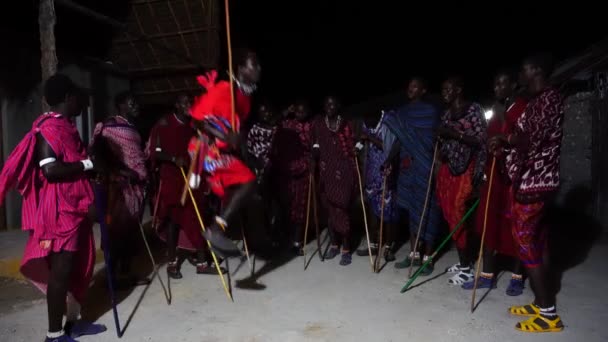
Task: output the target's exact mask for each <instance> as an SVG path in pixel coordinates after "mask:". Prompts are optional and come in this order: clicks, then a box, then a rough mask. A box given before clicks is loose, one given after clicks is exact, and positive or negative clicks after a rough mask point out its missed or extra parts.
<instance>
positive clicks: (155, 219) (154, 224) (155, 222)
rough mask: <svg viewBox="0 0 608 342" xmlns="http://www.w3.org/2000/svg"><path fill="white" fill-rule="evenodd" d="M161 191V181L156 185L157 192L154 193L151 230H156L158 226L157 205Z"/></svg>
mask: <svg viewBox="0 0 608 342" xmlns="http://www.w3.org/2000/svg"><path fill="white" fill-rule="evenodd" d="M162 189H163V180H162V179H161V180H160V182H159V183H158V190H157V191H156V200H155V201H154V213H152V228H153V229H154V230H156V229H157V228H158V225H159V224H160V222H159V220H158V205H159V204H160V192H161V190H162Z"/></svg>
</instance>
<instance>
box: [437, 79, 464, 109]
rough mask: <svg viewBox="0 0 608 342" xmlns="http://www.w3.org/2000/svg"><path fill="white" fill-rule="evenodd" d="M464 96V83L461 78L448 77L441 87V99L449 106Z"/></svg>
mask: <svg viewBox="0 0 608 342" xmlns="http://www.w3.org/2000/svg"><path fill="white" fill-rule="evenodd" d="M463 96H464V82H463V81H462V78H460V77H457V76H454V77H450V78H448V79H447V80H445V81H444V82H443V84H442V85H441V98H442V99H443V102H445V104H447V105H451V104H453V103H454V101H456V100H457V99H460V98H462V97H463Z"/></svg>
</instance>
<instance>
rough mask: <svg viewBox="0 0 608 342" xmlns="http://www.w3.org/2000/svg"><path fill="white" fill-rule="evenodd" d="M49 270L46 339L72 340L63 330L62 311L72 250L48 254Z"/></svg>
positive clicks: (70, 268)
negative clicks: (47, 328)
mask: <svg viewBox="0 0 608 342" xmlns="http://www.w3.org/2000/svg"><path fill="white" fill-rule="evenodd" d="M49 258H50V263H51V271H50V275H49V283H48V287H47V291H46V302H47V309H48V318H49V331H48V334H47V339H46V341H54V340H55V339H57V341H73V340H72V339H71V338H69V337H68V336H67V335H65V332H64V330H63V313H64V312H65V309H66V298H67V294H68V288H69V282H70V276H71V274H72V265H73V259H74V252H66V251H63V252H59V253H52V254H51V255H50V257H49Z"/></svg>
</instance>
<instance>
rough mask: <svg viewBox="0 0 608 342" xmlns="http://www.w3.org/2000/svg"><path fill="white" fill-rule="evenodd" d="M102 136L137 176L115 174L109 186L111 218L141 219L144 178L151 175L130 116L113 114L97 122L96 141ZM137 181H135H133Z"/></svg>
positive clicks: (127, 220) (121, 162)
mask: <svg viewBox="0 0 608 342" xmlns="http://www.w3.org/2000/svg"><path fill="white" fill-rule="evenodd" d="M100 137H103V138H104V139H105V140H106V142H107V144H108V145H109V147H110V150H111V151H112V152H113V156H115V157H116V158H117V159H118V160H117V161H118V162H119V163H120V164H122V166H123V168H125V167H126V168H127V169H129V170H130V171H131V172H132V173H133V175H134V176H135V179H131V180H129V179H127V178H126V177H123V176H118V175H115V176H113V177H112V184H113V185H116V186H113V187H112V188H113V189H110V198H111V199H112V201H110V203H109V206H108V213H109V214H111V216H112V220H114V221H120V222H130V221H135V222H136V223H137V222H139V217H140V215H141V211H142V206H143V199H144V186H143V184H144V182H145V180H146V178H147V177H148V171H147V169H146V156H145V153H144V151H143V149H142V140H141V136H140V135H139V132H138V131H137V129H136V128H135V126H133V125H132V124H131V123H130V122H129V121H128V120H127V119H125V118H123V117H121V116H114V117H112V118H110V119H109V120H107V121H106V122H103V123H101V122H100V123H98V124H97V126H95V131H94V133H93V142H92V144H94V143H95V142H96V141H97V140H98V139H99V138H100ZM133 181H135V184H134V182H133Z"/></svg>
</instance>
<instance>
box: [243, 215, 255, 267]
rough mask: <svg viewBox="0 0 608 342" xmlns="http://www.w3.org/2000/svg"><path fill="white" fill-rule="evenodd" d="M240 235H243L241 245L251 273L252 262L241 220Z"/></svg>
mask: <svg viewBox="0 0 608 342" xmlns="http://www.w3.org/2000/svg"><path fill="white" fill-rule="evenodd" d="M241 236H242V237H243V246H244V247H245V255H246V256H247V263H248V264H249V273H250V274H251V275H253V263H252V262H251V256H250V255H249V247H248V246H247V238H246V237H245V225H244V224H243V222H241Z"/></svg>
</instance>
